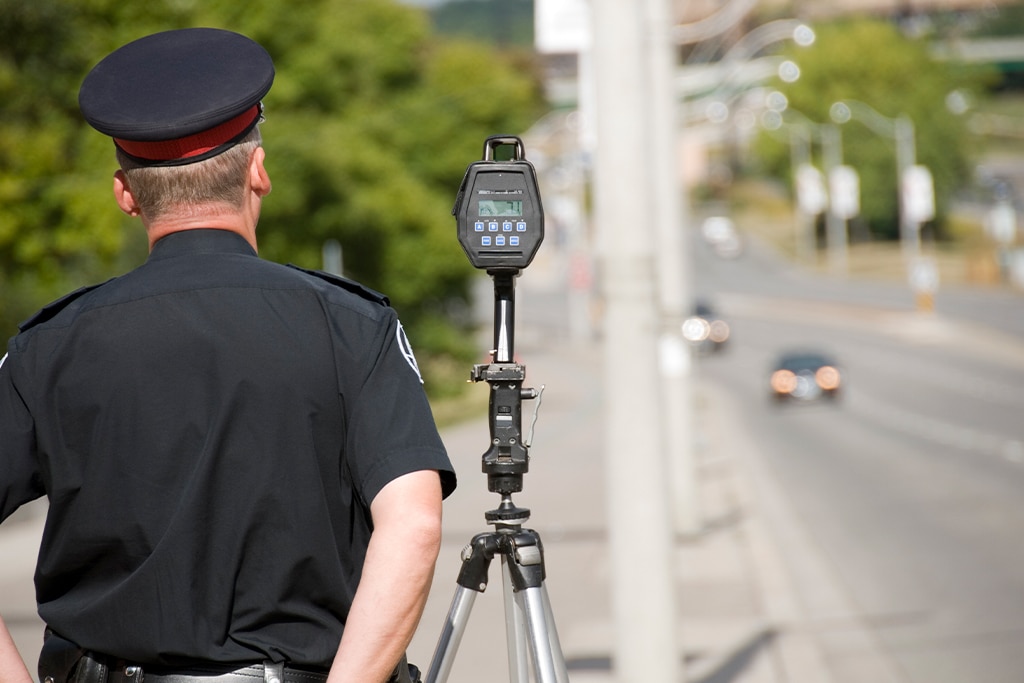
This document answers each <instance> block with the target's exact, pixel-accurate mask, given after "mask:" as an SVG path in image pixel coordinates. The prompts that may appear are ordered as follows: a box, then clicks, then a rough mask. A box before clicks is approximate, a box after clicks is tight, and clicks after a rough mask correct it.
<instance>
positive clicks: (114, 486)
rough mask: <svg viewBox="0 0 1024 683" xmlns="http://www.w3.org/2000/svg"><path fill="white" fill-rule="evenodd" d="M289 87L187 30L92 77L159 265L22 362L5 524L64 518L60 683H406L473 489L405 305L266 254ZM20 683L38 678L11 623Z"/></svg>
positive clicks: (235, 39) (66, 318)
mask: <svg viewBox="0 0 1024 683" xmlns="http://www.w3.org/2000/svg"><path fill="white" fill-rule="evenodd" d="M273 78H274V68H273V64H272V62H271V59H270V57H269V55H268V54H267V53H266V51H265V50H264V49H263V48H262V47H260V46H259V45H258V44H256V43H254V42H253V41H251V40H249V39H248V38H246V37H243V36H241V35H238V34H236V33H232V32H228V31H223V30H218V29H185V30H176V31H168V32H164V33H158V34H155V35H152V36H148V37H145V38H142V39H140V40H137V41H135V42H132V43H129V44H128V45H126V46H124V47H122V48H120V49H118V50H116V51H115V52H113V53H112V54H111V55H109V56H108V57H107V58H105V59H104V60H102V61H101V62H100V63H99V64H98V65H97V66H96V67H95V68H94V69H93V70H92V71H91V72H90V73H89V75H88V76H87V77H86V79H85V81H84V82H83V84H82V88H81V92H80V95H79V103H80V106H81V109H82V112H83V114H84V116H85V118H86V120H87V121H88V122H89V123H90V124H91V125H92V126H93V127H95V128H96V129H98V130H99V131H100V132H102V133H105V134H107V135H110V136H112V137H113V138H114V142H115V146H116V153H117V158H118V161H119V164H120V169H119V170H118V171H117V172H116V173H115V175H114V182H113V186H114V197H115V199H116V201H117V204H118V206H119V207H120V208H121V210H122V211H124V212H125V213H127V214H128V215H130V216H137V217H139V218H140V219H141V222H142V224H143V225H144V226H145V229H146V232H147V235H148V237H149V243H150V255H149V258H148V259H147V261H146V262H145V263H144V264H143V265H141V266H139V267H138V268H136V269H135V270H133V271H131V272H129V273H127V274H125V275H123V276H121V277H117V278H114V279H112V280H110V281H108V282H106V283H104V284H102V285H99V286H95V287H90V288H86V289H82V290H79V291H77V292H74V293H72V294H70V295H69V296H67V297H65V298H64V299H62V300H59V301H57V302H55V303H53V304H51V305H49V306H47V307H46V308H44V309H43V310H42V311H40V312H39V313H38V314H36V315H35V316H34V317H33V318H31V319H30V320H28V321H27V322H26V323H24V324H23V325H22V326H21V327H20V333H19V334H18V335H17V336H15V337H14V338H13V339H12V340H11V341H10V342H9V344H8V348H7V354H6V355H5V356H4V357H3V360H2V361H0V520H2V519H5V518H7V517H8V516H9V515H10V514H11V513H12V512H14V510H15V509H16V508H18V507H19V506H21V505H23V504H25V503H27V502H29V501H31V500H33V499H36V498H39V497H42V496H44V495H45V496H46V497H47V498H48V500H49V511H48V514H47V519H46V524H45V530H44V533H43V539H42V545H41V548H40V553H39V559H38V565H37V570H36V574H35V584H36V596H37V602H38V608H39V614H40V616H41V617H42V619H43V620H44V621H45V622H46V624H47V633H46V639H45V643H44V646H43V654H42V655H41V657H40V670H39V675H40V678H41V679H46V678H52V679H53V680H55V681H58V682H59V681H61V680H65V679H70V680H80V681H91V680H96V681H99V680H106V681H109V682H111V683H113V682H115V681H133V682H138V681H140V680H145V681H146V682H147V683H161V681H173V682H174V683H188V681H190V680H192V678H193V677H196V676H200V675H204V676H210V675H212V674H216V675H217V676H219V678H212V679H211V678H208V677H207V678H202V681H204V682H206V683H213V682H214V681H218V682H219V681H226V682H228V683H232V682H234V681H247V682H248V683H254V682H255V681H257V680H266V681H272V680H277V681H280V682H281V683H297V682H300V681H301V683H315V681H318V680H324V679H325V674H327V673H328V672H329V674H330V676H329V678H327V680H330V681H332V683H333V682H335V681H337V682H341V681H344V682H345V683H353V682H356V681H371V682H380V681H384V680H387V679H389V676H392V675H394V676H396V677H397V676H398V675H401V676H405V677H407V676H408V672H407V671H406V670H405V669H404V667H402V666H399V663H400V662H401V660H402V659H403V653H404V650H405V648H406V646H407V645H408V643H409V641H410V639H411V637H412V634H413V631H414V629H415V627H416V625H417V622H418V620H419V617H420V614H421V612H422V608H423V605H424V603H425V600H426V595H427V591H428V588H429V586H430V581H431V577H432V574H433V568H434V562H435V560H436V557H437V552H438V546H439V541H440V518H441V501H442V498H443V497H445V496H447V495H448V494H449V493H450V492H451V491H452V490H453V489H454V487H455V475H454V472H453V470H452V466H451V463H450V462H449V459H448V456H447V454H446V452H445V449H444V446H443V444H442V442H441V439H440V438H439V436H438V433H437V429H436V427H435V425H434V422H433V419H432V417H431V413H430V408H429V406H428V403H427V400H426V398H425V395H424V393H423V390H422V386H421V384H422V381H421V379H420V376H419V372H418V369H417V367H416V363H415V359H414V357H413V355H412V351H411V349H410V347H409V345H408V340H407V339H406V337H405V334H404V332H403V330H402V326H401V324H400V323H399V320H398V318H397V317H396V315H395V312H394V310H393V309H391V308H390V307H389V306H388V302H387V299H386V298H385V297H383V296H382V295H380V294H377V293H374V292H372V291H370V290H367V289H365V288H363V287H361V286H359V285H357V284H355V283H352V282H350V281H347V280H343V279H340V278H333V277H331V276H328V275H326V274H322V273H316V272H307V271H302V270H299V269H297V268H293V267H287V266H282V265H278V264H275V263H270V262H268V261H265V260H262V259H260V258H259V257H258V256H257V243H256V224H257V220H258V218H259V214H260V207H261V203H262V201H263V198H264V197H265V196H266V195H267V194H268V193H269V192H270V190H271V183H270V178H269V176H268V174H267V170H266V168H265V166H264V158H265V153H264V149H263V148H262V147H261V142H260V140H261V139H260V132H259V127H258V124H259V122H260V121H261V120H262V104H261V101H262V99H263V97H264V95H266V93H267V92H268V91H269V89H270V86H271V83H272V81H273ZM75 676H77V679H76V678H75ZM104 677H105V678H104ZM0 679H2V680H3V681H5V683H9V682H13V681H22V680H24V681H28V680H30V678H29V674H28V670H27V667H26V666H25V665H24V663H23V661H22V660H21V658H20V657H19V656H18V653H17V652H16V650H15V648H14V646H13V644H12V642H11V638H10V636H9V634H8V631H7V629H6V627H4V626H3V622H2V621H0ZM197 680H198V679H197Z"/></svg>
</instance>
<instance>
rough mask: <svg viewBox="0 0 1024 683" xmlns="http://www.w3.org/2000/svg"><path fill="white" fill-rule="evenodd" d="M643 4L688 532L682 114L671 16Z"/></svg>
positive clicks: (671, 408)
mask: <svg viewBox="0 0 1024 683" xmlns="http://www.w3.org/2000/svg"><path fill="white" fill-rule="evenodd" d="M644 6H645V8H646V27H645V37H646V51H645V52H646V54H645V59H646V61H647V64H648V67H647V84H648V88H649V100H648V112H649V116H650V124H649V125H648V126H647V130H648V135H647V158H648V159H649V162H648V174H649V177H650V185H651V189H650V192H651V195H652V196H653V197H654V206H655V207H656V210H655V211H654V215H653V216H652V217H651V219H652V221H653V225H654V234H655V242H656V244H657V248H656V249H655V256H656V264H657V270H658V280H657V285H658V302H659V306H660V318H661V331H660V335H659V342H658V347H659V371H660V373H661V388H662V391H661V424H662V431H663V433H664V438H665V444H664V446H665V455H666V457H667V458H668V468H669V473H670V475H671V478H672V491H671V500H672V504H673V513H674V519H675V530H676V531H677V532H678V533H679V534H681V535H684V536H691V535H694V534H696V533H697V532H698V531H699V530H700V513H699V504H698V500H697V485H696V478H697V472H696V469H697V468H696V463H695V462H694V448H693V400H692V387H691V385H692V381H693V376H692V362H691V358H692V356H691V351H690V347H689V345H688V344H687V342H686V339H685V338H684V337H683V321H684V320H685V319H686V317H687V314H688V313H689V310H690V308H691V306H692V305H693V302H692V298H693V295H692V292H691V289H692V285H691V283H690V279H689V276H690V272H691V269H690V268H689V266H688V260H689V259H688V251H689V250H688V249H687V247H688V246H689V242H688V237H689V231H688V230H687V228H688V225H686V222H685V221H684V212H685V208H684V207H685V205H684V193H683V191H682V182H681V178H680V174H679V168H678V154H679V125H680V124H679V116H678V111H677V109H678V108H677V106H676V91H675V73H676V70H677V64H676V61H677V60H676V56H675V50H674V45H673V42H672V24H673V21H672V17H671V15H670V13H669V11H668V10H669V6H668V2H666V0H644Z"/></svg>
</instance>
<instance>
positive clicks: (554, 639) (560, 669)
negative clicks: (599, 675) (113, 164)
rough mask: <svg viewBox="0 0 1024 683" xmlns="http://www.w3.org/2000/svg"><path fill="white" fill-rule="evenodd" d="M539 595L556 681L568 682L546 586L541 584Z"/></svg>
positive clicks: (567, 672)
mask: <svg viewBox="0 0 1024 683" xmlns="http://www.w3.org/2000/svg"><path fill="white" fill-rule="evenodd" d="M540 590H541V596H542V599H543V604H544V620H545V622H546V623H547V628H548V643H549V644H550V647H551V652H552V653H553V655H554V661H555V675H556V677H557V679H558V683H569V671H568V669H567V668H566V665H565V655H564V654H562V643H561V642H560V641H559V640H558V628H557V627H556V626H555V613H554V612H553V611H552V610H551V599H550V598H549V597H548V589H547V586H545V585H543V584H541V587H540Z"/></svg>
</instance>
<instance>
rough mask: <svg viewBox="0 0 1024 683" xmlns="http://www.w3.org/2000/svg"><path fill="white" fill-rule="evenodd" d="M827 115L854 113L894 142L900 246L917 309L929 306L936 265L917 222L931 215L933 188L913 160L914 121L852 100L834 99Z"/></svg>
mask: <svg viewBox="0 0 1024 683" xmlns="http://www.w3.org/2000/svg"><path fill="white" fill-rule="evenodd" d="M829 115H830V116H831V117H832V120H833V121H835V122H836V123H840V124H842V123H846V122H848V121H850V120H851V119H852V118H854V116H856V117H857V118H858V119H859V120H861V121H862V122H863V123H864V124H865V125H866V126H867V127H868V128H870V129H871V130H872V131H874V132H875V133H877V134H878V135H881V136H883V137H888V138H892V140H893V141H894V142H895V144H896V170H897V183H898V185H897V190H898V195H897V196H898V199H899V212H900V249H901V251H902V254H903V260H904V263H905V264H906V268H907V279H908V281H909V284H910V287H911V289H912V290H913V292H914V295H915V300H916V303H917V307H918V309H920V310H924V311H930V310H932V308H933V307H934V296H935V291H936V290H937V289H938V268H937V267H936V265H935V262H934V260H932V259H931V258H925V257H924V256H922V254H921V223H923V222H924V221H926V220H929V219H930V218H931V217H932V216H933V215H934V208H935V207H934V201H935V200H934V189H933V187H932V179H931V174H930V173H929V171H928V169H927V168H925V167H924V166H919V165H918V164H917V143H916V140H915V136H916V133H915V131H914V122H913V121H912V120H911V119H910V117H908V116H906V115H905V114H901V115H899V116H897V117H896V118H889V117H887V116H885V115H883V114H880V113H879V112H878V111H876V110H875V109H874V108H872V107H871V106H870V105H867V104H865V103H863V102H858V101H856V100H842V101H839V102H835V103H834V104H833V105H832V107H831V108H830V110H829Z"/></svg>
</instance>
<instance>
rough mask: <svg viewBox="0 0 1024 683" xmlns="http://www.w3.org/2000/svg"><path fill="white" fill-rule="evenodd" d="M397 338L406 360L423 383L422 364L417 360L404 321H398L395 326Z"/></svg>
mask: <svg viewBox="0 0 1024 683" xmlns="http://www.w3.org/2000/svg"><path fill="white" fill-rule="evenodd" d="M395 338H396V340H397V341H398V348H399V350H401V352H402V356H403V357H404V358H405V362H406V363H408V364H409V367H410V368H412V370H413V372H415V373H416V376H417V377H418V378H419V380H420V384H423V375H421V374H420V365H419V363H417V362H416V355H415V354H414V353H413V352H412V344H410V343H409V337H407V336H406V335H405V328H404V327H402V322H401V321H398V325H397V327H396V328H395Z"/></svg>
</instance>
